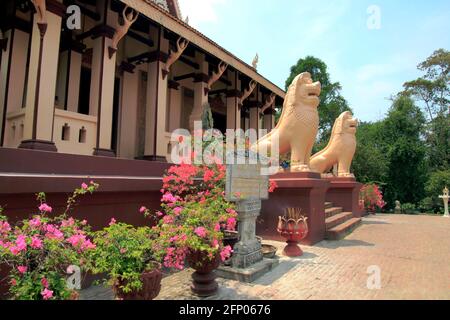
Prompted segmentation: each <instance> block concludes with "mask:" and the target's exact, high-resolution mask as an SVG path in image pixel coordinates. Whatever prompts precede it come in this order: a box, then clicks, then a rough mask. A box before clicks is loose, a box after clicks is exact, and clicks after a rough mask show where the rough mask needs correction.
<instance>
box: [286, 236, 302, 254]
mask: <svg viewBox="0 0 450 320" xmlns="http://www.w3.org/2000/svg"><path fill="white" fill-rule="evenodd" d="M286 242H287V246H286V247H284V249H283V254H284V255H285V256H288V257H291V258H294V257H301V256H302V255H303V251H302V249H301V248H300V247H299V245H298V241H292V240H288V241H286Z"/></svg>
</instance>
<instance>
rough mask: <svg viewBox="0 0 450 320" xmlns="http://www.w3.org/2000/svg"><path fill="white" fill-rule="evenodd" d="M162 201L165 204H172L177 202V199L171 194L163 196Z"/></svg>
mask: <svg viewBox="0 0 450 320" xmlns="http://www.w3.org/2000/svg"><path fill="white" fill-rule="evenodd" d="M162 201H163V202H167V203H174V202H176V201H177V198H176V197H174V196H173V194H171V193H166V194H164V195H163V197H162Z"/></svg>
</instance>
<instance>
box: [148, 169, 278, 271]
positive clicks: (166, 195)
mask: <svg viewBox="0 0 450 320" xmlns="http://www.w3.org/2000/svg"><path fill="white" fill-rule="evenodd" d="M225 176H226V167H225V166H224V165H222V164H220V162H219V161H216V162H215V163H214V164H212V165H205V164H203V165H193V164H181V165H177V166H172V167H171V168H170V169H169V170H168V171H167V174H166V175H165V176H164V177H163V188H162V190H161V192H162V194H163V195H162V198H161V208H162V209H161V210H160V211H158V212H156V216H157V218H158V219H159V224H158V225H157V226H156V227H154V228H153V229H154V231H155V232H157V233H158V234H159V238H158V239H157V240H156V245H155V250H156V255H157V256H158V258H159V259H161V260H162V261H163V263H164V266H166V267H169V268H176V269H180V270H181V269H183V268H184V261H185V258H186V256H187V255H188V254H190V253H194V252H202V253H203V254H205V255H206V256H207V257H208V258H209V259H210V260H213V259H214V258H215V257H216V256H217V255H220V258H221V259H222V261H225V260H227V259H228V258H229V257H230V256H231V254H232V248H231V247H230V246H224V245H223V237H224V232H225V231H234V230H235V229H236V224H237V212H236V210H235V205H234V204H233V203H230V202H228V201H226V200H225V192H224V189H225ZM275 188H276V183H275V182H271V183H270V187H269V191H270V192H273V191H274V190H275ZM140 211H141V213H143V214H145V215H146V216H149V215H150V212H149V210H147V209H146V208H145V207H142V208H141V210H140Z"/></svg>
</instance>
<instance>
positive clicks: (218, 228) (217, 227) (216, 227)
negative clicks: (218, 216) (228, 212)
mask: <svg viewBox="0 0 450 320" xmlns="http://www.w3.org/2000/svg"><path fill="white" fill-rule="evenodd" d="M214 231H216V232H219V231H220V224H219V223H217V224H216V225H215V226H214Z"/></svg>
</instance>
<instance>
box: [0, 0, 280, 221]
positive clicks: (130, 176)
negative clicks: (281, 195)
mask: <svg viewBox="0 0 450 320" xmlns="http://www.w3.org/2000/svg"><path fill="white" fill-rule="evenodd" d="M184 19H185V18H183V17H182V16H181V12H180V8H179V5H178V2H177V0H145V1H144V0H120V1H119V0H98V1H96V0H34V1H30V0H2V1H1V10H0V30H1V34H0V60H1V62H0V206H1V207H3V208H4V209H5V214H7V215H9V216H13V217H16V218H20V217H24V216H26V215H27V214H29V213H30V212H32V211H31V210H35V209H34V208H35V207H36V203H35V198H36V197H35V194H36V193H37V192H41V191H42V192H46V193H47V195H48V201H49V202H50V203H52V204H53V206H54V208H55V209H57V208H64V207H65V201H66V197H67V193H69V192H71V191H72V190H73V189H74V188H75V187H77V186H79V185H80V184H81V183H82V182H86V181H87V182H88V181H90V180H94V181H95V182H98V183H99V184H100V189H99V193H98V194H97V195H95V196H94V197H93V198H90V199H89V200H85V202H82V204H81V206H82V207H81V208H80V211H76V212H75V213H74V214H75V215H76V216H78V217H84V218H88V219H89V221H90V222H91V223H92V224H93V226H94V227H102V226H104V225H106V224H107V223H108V221H109V219H110V218H111V216H113V217H115V218H117V219H118V220H121V221H124V222H129V223H145V221H143V219H142V217H141V216H140V215H138V214H137V215H136V214H135V213H136V212H137V210H138V208H139V207H140V206H141V205H146V206H147V207H148V208H150V209H159V207H160V197H161V195H160V192H159V190H160V188H161V186H162V175H163V172H164V170H165V169H167V168H168V166H169V165H170V163H168V162H167V155H168V154H170V153H171V149H172V148H173V145H172V144H171V141H170V136H171V132H172V131H173V130H174V129H178V128H185V129H187V130H192V129H193V123H194V121H197V120H201V117H202V112H203V111H202V109H203V105H204V104H205V103H206V102H209V103H210V106H211V109H212V114H213V118H214V127H215V128H217V129H219V130H221V131H222V132H224V131H225V130H226V129H227V128H228V129H236V128H242V129H249V128H255V129H259V128H266V129H268V130H270V129H272V128H273V127H274V116H273V109H274V106H281V105H282V104H283V100H284V97H285V92H284V91H283V90H282V89H280V88H279V87H277V86H276V85H274V84H273V83H272V82H270V81H269V80H268V79H266V78H264V77H263V76H262V75H260V74H259V73H258V72H257V70H256V67H257V63H256V59H255V61H254V62H253V63H252V65H249V64H247V63H245V62H244V61H242V60H240V59H239V58H238V57H236V56H235V55H233V54H232V53H230V52H229V51H227V50H226V49H224V48H222V47H221V46H220V45H218V44H217V43H215V42H213V41H212V40H210V39H209V38H207V37H206V36H204V35H203V34H202V33H200V32H199V31H197V30H196V29H194V28H192V27H191V26H190V25H189V24H188V23H186V22H185V20H184ZM224 31H225V30H224ZM243 36H244V35H243ZM256 50H257V49H256V48H255V51H256Z"/></svg>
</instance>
